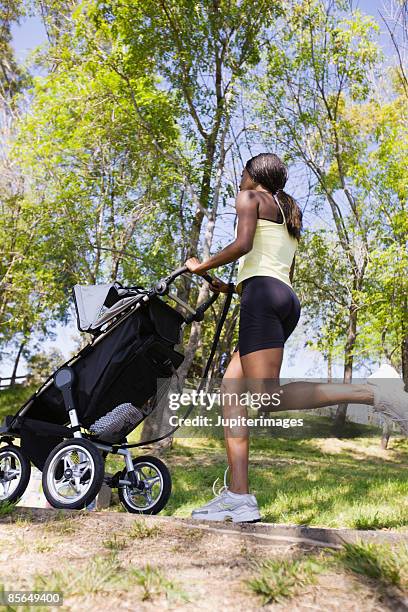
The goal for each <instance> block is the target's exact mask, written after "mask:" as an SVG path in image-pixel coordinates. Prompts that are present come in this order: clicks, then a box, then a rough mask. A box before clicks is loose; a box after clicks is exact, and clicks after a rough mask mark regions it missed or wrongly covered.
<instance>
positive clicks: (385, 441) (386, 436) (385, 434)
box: [381, 421, 391, 450]
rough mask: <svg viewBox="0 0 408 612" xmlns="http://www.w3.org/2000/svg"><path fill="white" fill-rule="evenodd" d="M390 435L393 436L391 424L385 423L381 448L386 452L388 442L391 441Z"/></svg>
mask: <svg viewBox="0 0 408 612" xmlns="http://www.w3.org/2000/svg"><path fill="white" fill-rule="evenodd" d="M390 435H391V423H389V422H388V421H384V424H383V428H382V436H381V448H383V449H384V450H386V449H387V447H388V441H389V439H390Z"/></svg>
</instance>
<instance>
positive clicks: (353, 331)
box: [333, 304, 357, 433]
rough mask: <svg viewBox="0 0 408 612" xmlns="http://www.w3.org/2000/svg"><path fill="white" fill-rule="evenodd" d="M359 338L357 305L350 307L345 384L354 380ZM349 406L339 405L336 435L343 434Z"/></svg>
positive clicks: (335, 419) (345, 358) (345, 357)
mask: <svg viewBox="0 0 408 612" xmlns="http://www.w3.org/2000/svg"><path fill="white" fill-rule="evenodd" d="M356 337H357V309H356V307H355V304H352V305H351V307H350V316H349V324H348V330H347V342H346V346H345V348H344V373H343V382H344V383H345V384H350V383H351V381H352V378H353V352H354V346H355V343H356ZM347 406H348V404H339V406H338V408H337V411H336V416H335V417H334V424H333V426H334V430H335V432H336V433H338V432H341V430H342V429H343V427H344V425H345V423H346V416H347Z"/></svg>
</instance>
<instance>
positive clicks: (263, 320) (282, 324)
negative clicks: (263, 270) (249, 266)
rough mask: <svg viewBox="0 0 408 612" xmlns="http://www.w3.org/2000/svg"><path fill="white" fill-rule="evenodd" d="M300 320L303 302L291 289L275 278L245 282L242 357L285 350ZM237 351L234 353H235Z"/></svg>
mask: <svg viewBox="0 0 408 612" xmlns="http://www.w3.org/2000/svg"><path fill="white" fill-rule="evenodd" d="M299 317H300V302H299V299H298V297H297V295H296V293H295V292H294V291H293V289H292V288H291V287H289V285H287V284H286V283H284V282H282V281H281V280H279V279H277V278H274V277H273V276H251V277H250V278H247V279H245V280H244V281H243V282H242V293H241V306H240V312H239V336H238V338H239V342H238V346H237V347H236V348H235V351H237V350H238V349H239V354H240V356H242V355H246V354H247V353H252V352H254V351H261V350H262V349H268V348H277V347H283V346H284V344H285V342H286V340H287V339H288V338H289V336H290V335H291V333H292V332H293V330H294V329H295V327H296V325H297V323H298V321H299ZM235 351H234V352H235Z"/></svg>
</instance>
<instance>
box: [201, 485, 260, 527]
mask: <svg viewBox="0 0 408 612" xmlns="http://www.w3.org/2000/svg"><path fill="white" fill-rule="evenodd" d="M191 518H193V519H199V520H204V521H228V520H230V521H232V522H233V523H254V522H256V521H259V520H260V519H261V515H260V514H259V509H258V503H257V501H256V497H255V495H250V494H249V493H246V494H240V493H232V491H228V490H227V491H223V492H222V493H221V494H220V495H217V497H215V498H214V499H212V500H211V501H210V502H208V504H205V505H204V506H202V507H201V508H198V509H197V510H193V512H192V513H191Z"/></svg>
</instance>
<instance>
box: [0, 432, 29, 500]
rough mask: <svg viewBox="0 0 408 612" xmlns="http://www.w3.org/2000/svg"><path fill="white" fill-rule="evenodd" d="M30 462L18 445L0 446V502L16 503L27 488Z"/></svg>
mask: <svg viewBox="0 0 408 612" xmlns="http://www.w3.org/2000/svg"><path fill="white" fill-rule="evenodd" d="M30 476H31V464H30V462H29V460H28V459H27V457H26V456H25V455H24V453H23V452H22V451H21V450H20V449H19V448H18V446H13V445H12V444H10V445H9V446H4V447H3V448H0V504H1V503H9V504H14V503H16V502H17V501H18V500H19V499H20V497H21V496H22V495H23V493H24V491H25V490H26V488H27V485H28V483H29V480H30Z"/></svg>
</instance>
